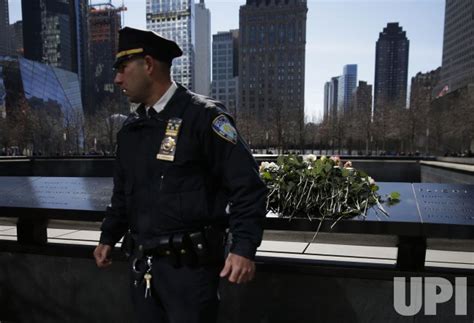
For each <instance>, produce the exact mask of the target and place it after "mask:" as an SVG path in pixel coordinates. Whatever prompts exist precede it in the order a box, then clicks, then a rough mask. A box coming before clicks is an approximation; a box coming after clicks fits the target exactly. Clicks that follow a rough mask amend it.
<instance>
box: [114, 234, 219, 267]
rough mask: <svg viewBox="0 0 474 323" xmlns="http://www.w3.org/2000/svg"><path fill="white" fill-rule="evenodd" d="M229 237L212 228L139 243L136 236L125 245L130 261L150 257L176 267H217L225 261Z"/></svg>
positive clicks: (129, 237)
mask: <svg viewBox="0 0 474 323" xmlns="http://www.w3.org/2000/svg"><path fill="white" fill-rule="evenodd" d="M225 238H226V233H225V231H223V230H222V229H220V228H215V227H213V226H207V227H204V228H203V229H202V230H199V231H190V232H174V233H169V234H163V235H159V236H156V237H154V238H152V239H148V240H146V241H145V242H144V243H137V238H136V236H135V237H134V235H133V234H130V233H129V234H128V235H126V237H125V238H124V242H123V243H122V250H123V251H124V252H125V254H126V255H127V257H130V256H131V255H132V254H133V256H134V257H135V258H136V259H145V258H146V257H147V256H153V257H154V258H155V259H156V258H162V259H164V260H166V261H168V262H169V263H170V264H171V265H173V266H175V267H179V266H196V265H204V264H210V263H217V262H221V261H222V260H223V252H224V244H225Z"/></svg>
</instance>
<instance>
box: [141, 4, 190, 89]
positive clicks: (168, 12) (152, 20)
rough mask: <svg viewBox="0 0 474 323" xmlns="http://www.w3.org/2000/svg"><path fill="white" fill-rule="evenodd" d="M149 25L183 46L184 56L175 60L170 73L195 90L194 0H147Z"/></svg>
mask: <svg viewBox="0 0 474 323" xmlns="http://www.w3.org/2000/svg"><path fill="white" fill-rule="evenodd" d="M146 26H147V29H149V30H153V31H156V32H157V33H159V34H160V35H161V36H163V37H165V38H168V39H172V40H174V41H175V42H176V43H177V44H178V45H179V47H181V49H182V50H183V56H181V57H178V58H176V59H174V60H173V66H172V68H171V75H172V77H173V79H174V80H175V81H177V82H179V83H181V84H182V85H184V86H186V87H187V88H189V89H191V90H194V88H195V81H194V61H195V29H194V28H195V6H194V0H147V1H146Z"/></svg>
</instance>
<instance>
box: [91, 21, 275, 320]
mask: <svg viewBox="0 0 474 323" xmlns="http://www.w3.org/2000/svg"><path fill="white" fill-rule="evenodd" d="M181 55H182V51H181V49H180V48H179V46H178V45H177V44H176V43H175V42H173V41H171V40H168V39H165V38H163V37H160V36H159V35H158V34H156V33H154V32H152V31H145V30H138V29H134V28H129V27H125V28H123V29H121V30H120V32H119V51H118V53H117V55H116V62H115V64H114V68H115V69H116V71H117V74H116V77H115V80H114V82H115V83H116V84H117V85H118V86H119V87H120V88H121V89H122V91H123V93H125V95H127V96H128V97H129V99H130V101H131V102H134V103H139V104H140V105H139V107H138V108H137V110H136V111H135V112H134V113H132V114H131V115H130V116H129V117H128V119H127V120H126V121H125V122H124V125H123V127H122V129H121V130H120V131H119V133H118V135H117V142H118V145H117V155H116V161H115V171H114V189H113V195H112V200H111V207H110V208H109V210H108V212H107V214H106V217H105V219H104V221H103V224H102V227H101V230H102V234H101V238H100V242H99V245H98V246H97V247H96V249H95V250H94V257H95V261H96V263H97V266H98V267H100V268H104V267H108V266H109V265H110V264H111V263H112V260H111V257H110V255H111V250H112V248H113V246H114V245H115V244H116V243H117V242H118V241H119V240H120V239H121V238H122V236H124V234H126V233H127V232H129V233H130V237H131V240H130V241H131V242H133V243H132V244H131V245H133V247H131V248H130V253H131V254H132V255H131V258H130V259H131V262H130V267H131V270H130V273H131V290H132V302H133V304H134V310H135V318H136V320H137V321H139V322H172V323H175V322H186V323H192V322H206V323H210V322H215V321H216V316H217V306H218V298H217V289H218V281H219V276H220V277H226V279H228V280H229V281H230V282H232V283H244V282H247V281H250V280H252V279H253V277H254V274H255V264H254V256H255V252H256V248H257V247H258V246H259V244H260V242H261V239H262V232H263V229H262V223H263V219H264V217H265V213H266V211H265V196H266V193H267V190H266V187H265V185H264V183H263V182H262V181H261V180H260V177H259V174H258V169H257V165H256V163H255V160H254V159H253V157H252V155H251V153H250V151H249V148H248V146H247V145H246V143H245V142H244V141H243V139H242V138H241V137H240V135H239V133H238V132H237V130H236V129H235V125H234V123H233V120H232V118H231V117H230V116H229V115H228V114H227V112H226V110H225V108H224V106H223V105H222V104H221V103H220V102H218V101H215V100H212V99H210V98H207V97H204V96H201V95H197V94H195V93H192V92H190V91H189V90H188V89H186V88H185V87H183V86H181V85H180V84H177V83H175V82H174V81H173V80H172V79H171V77H170V68H171V64H172V60H173V59H174V58H176V57H179V56H181ZM227 226H228V227H229V230H228V231H230V233H231V236H232V239H231V240H232V241H231V243H230V249H229V252H228V254H227V257H226V258H225V259H224V243H223V241H224V239H222V237H224V232H225V230H226V227H227Z"/></svg>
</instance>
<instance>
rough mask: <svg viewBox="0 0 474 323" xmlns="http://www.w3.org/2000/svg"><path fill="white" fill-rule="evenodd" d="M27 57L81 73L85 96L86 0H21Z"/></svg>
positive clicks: (86, 62) (83, 94) (86, 63)
mask: <svg viewBox="0 0 474 323" xmlns="http://www.w3.org/2000/svg"><path fill="white" fill-rule="evenodd" d="M21 7H22V16H23V45H24V56H25V58H27V59H30V60H33V61H37V62H42V63H45V64H48V65H52V66H54V67H59V68H62V69H65V70H68V71H71V72H74V73H77V74H78V77H79V81H80V83H81V92H82V97H83V99H84V98H85V96H86V92H85V88H86V67H87V66H88V57H87V43H88V38H87V37H88V33H87V11H88V6H87V0H22V2H21Z"/></svg>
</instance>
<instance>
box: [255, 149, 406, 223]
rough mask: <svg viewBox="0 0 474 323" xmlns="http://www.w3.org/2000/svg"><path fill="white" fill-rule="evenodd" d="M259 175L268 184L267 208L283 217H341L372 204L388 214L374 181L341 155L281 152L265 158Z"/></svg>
mask: <svg viewBox="0 0 474 323" xmlns="http://www.w3.org/2000/svg"><path fill="white" fill-rule="evenodd" d="M260 175H261V177H262V179H263V180H264V182H265V183H266V184H267V186H268V188H269V194H268V198H267V209H268V210H270V211H272V212H275V213H277V214H278V215H279V216H281V217H287V218H290V219H291V218H293V217H307V218H309V219H310V220H311V219H314V218H318V219H320V218H322V219H324V218H331V219H334V220H337V221H338V220H339V219H341V218H344V217H352V216H355V215H364V216H365V215H366V214H367V209H368V208H370V207H371V206H376V208H377V209H378V210H380V211H381V212H382V213H383V214H385V215H388V213H387V212H386V211H385V209H384V208H383V206H382V204H381V203H380V199H381V197H380V195H379V194H378V193H377V191H378V190H379V187H378V186H377V184H376V183H375V181H374V180H373V179H372V178H371V177H370V176H368V175H367V174H366V173H364V172H363V171H360V170H357V169H355V168H353V167H352V162H350V161H347V162H346V163H344V164H343V163H342V161H341V159H340V158H339V157H338V156H333V157H330V158H327V157H326V156H321V157H320V158H319V159H318V158H317V157H316V156H315V155H306V156H303V157H300V156H296V155H289V156H280V157H278V159H277V162H276V163H273V162H272V163H268V162H262V163H261V165H260ZM399 197H400V194H398V193H396V192H394V193H391V194H390V195H389V196H388V198H389V200H391V201H392V202H394V201H397V200H398V199H399ZM337 221H336V222H337Z"/></svg>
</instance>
